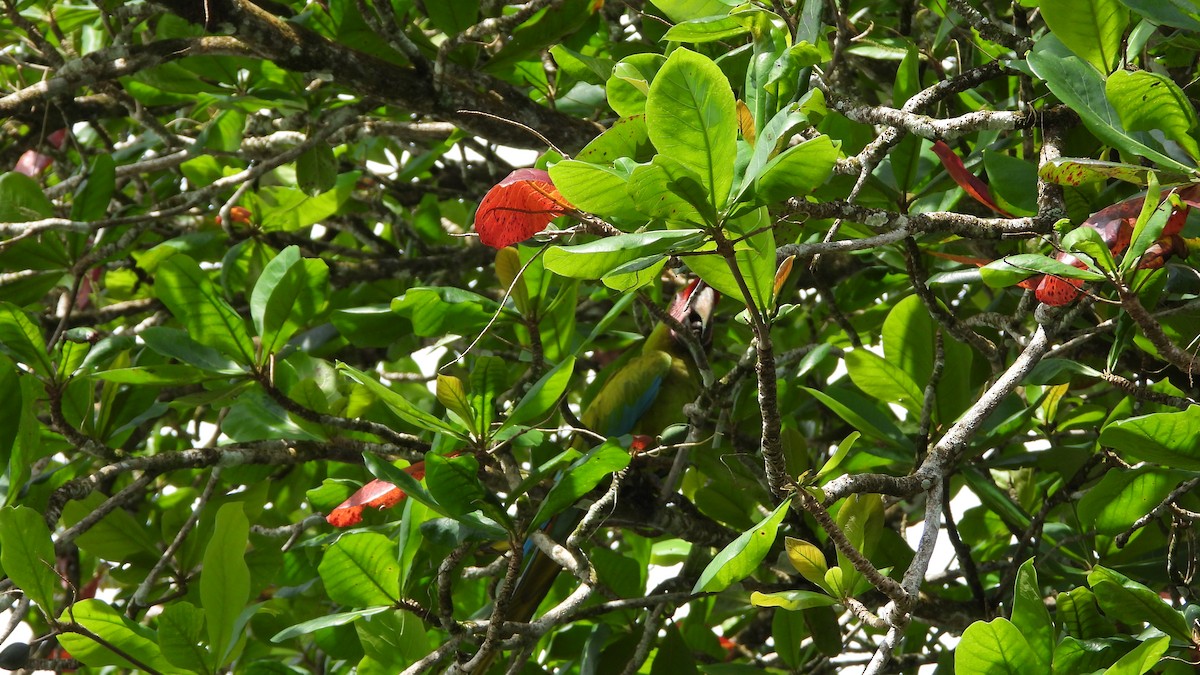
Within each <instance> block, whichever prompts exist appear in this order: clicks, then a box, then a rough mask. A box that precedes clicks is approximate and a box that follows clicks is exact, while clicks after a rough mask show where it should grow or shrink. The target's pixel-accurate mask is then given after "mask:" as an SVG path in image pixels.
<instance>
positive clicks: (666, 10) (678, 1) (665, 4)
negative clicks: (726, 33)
mask: <svg viewBox="0 0 1200 675" xmlns="http://www.w3.org/2000/svg"><path fill="white" fill-rule="evenodd" d="M653 4H654V6H655V7H658V8H659V9H661V10H662V11H663V14H666V15H667V17H668V18H669V19H671V21H673V22H674V23H682V22H684V21H691V20H693V19H703V18H704V17H708V16H722V15H725V14H728V13H729V10H730V8H732V7H734V6H735V4H736V3H733V2H731V1H724V0H654V3H653Z"/></svg>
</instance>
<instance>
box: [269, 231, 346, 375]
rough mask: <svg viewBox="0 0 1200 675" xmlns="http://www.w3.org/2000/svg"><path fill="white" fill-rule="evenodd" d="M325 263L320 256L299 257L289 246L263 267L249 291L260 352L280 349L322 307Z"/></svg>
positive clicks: (326, 286)
mask: <svg viewBox="0 0 1200 675" xmlns="http://www.w3.org/2000/svg"><path fill="white" fill-rule="evenodd" d="M328 293H329V267H328V266H327V265H326V264H325V261H323V260H317V259H307V258H301V257H300V249H299V248H298V247H296V246H289V247H287V248H285V249H283V250H282V251H280V252H279V255H277V256H275V258H273V259H272V260H271V262H269V263H267V265H266V267H264V268H263V271H262V274H261V275H259V277H258V281H257V282H256V283H255V284H254V291H253V293H252V294H251V295H250V316H251V317H252V318H253V319H254V328H255V330H256V331H257V332H258V337H259V339H260V340H261V341H262V354H263V358H266V357H267V356H268V355H270V354H275V353H278V352H279V351H281V350H282V349H283V347H284V345H286V344H287V341H288V340H290V339H291V337H292V336H293V335H295V333H296V331H297V330H299V329H300V328H301V326H303V325H304V324H305V323H308V322H311V321H313V320H314V319H315V318H317V317H318V316H320V314H321V313H322V312H323V311H324V309H325V304H326V297H327V295H328Z"/></svg>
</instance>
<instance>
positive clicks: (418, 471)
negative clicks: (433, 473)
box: [325, 462, 425, 527]
mask: <svg viewBox="0 0 1200 675" xmlns="http://www.w3.org/2000/svg"><path fill="white" fill-rule="evenodd" d="M404 472H405V473H407V474H408V475H410V476H412V477H413V478H415V479H416V480H421V479H422V478H424V477H425V462H417V463H416V464H412V465H410V466H407V467H405V468H404ZM407 496H408V495H407V494H405V492H404V490H401V489H400V488H398V487H396V486H395V485H392V484H391V483H389V482H387V481H385V480H379V479H378V478H376V479H375V480H373V481H371V482H370V483H367V484H366V485H364V486H362V487H361V488H359V489H358V492H355V493H354V494H352V495H350V498H349V499H347V500H346V501H344V502H342V503H341V504H338V506H337V508H335V509H334V510H332V511H330V512H329V515H327V516H325V521H326V522H328V523H329V524H330V525H333V526H334V527H350V526H351V525H357V524H358V523H360V522H362V512H363V509H364V508H366V507H368V506H370V507H372V508H376V509H380V510H382V509H389V508H391V507H393V506H395V505H397V504H399V503H400V502H401V501H403V500H404V498H405V497H407Z"/></svg>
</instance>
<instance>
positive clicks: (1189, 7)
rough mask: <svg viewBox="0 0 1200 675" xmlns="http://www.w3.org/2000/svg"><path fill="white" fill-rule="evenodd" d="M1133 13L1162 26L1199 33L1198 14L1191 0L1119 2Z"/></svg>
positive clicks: (1199, 17)
mask: <svg viewBox="0 0 1200 675" xmlns="http://www.w3.org/2000/svg"><path fill="white" fill-rule="evenodd" d="M1121 2H1122V3H1123V4H1124V5H1125V6H1126V7H1128V8H1130V9H1132V10H1133V11H1135V12H1137V13H1138V14H1141V15H1142V16H1144V17H1146V18H1147V19H1150V20H1151V21H1153V22H1154V23H1157V24H1160V25H1164V26H1175V27H1176V28H1183V29H1186V30H1189V31H1193V32H1200V12H1197V10H1196V3H1195V2H1194V1H1193V0H1165V1H1164V0H1121Z"/></svg>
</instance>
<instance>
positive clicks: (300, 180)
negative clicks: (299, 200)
mask: <svg viewBox="0 0 1200 675" xmlns="http://www.w3.org/2000/svg"><path fill="white" fill-rule="evenodd" d="M337 166H338V164H337V157H335V156H334V155H333V148H331V147H329V145H327V144H325V143H317V144H316V145H314V146H312V147H311V148H309V149H308V150H305V151H304V154H302V155H300V156H299V157H298V158H296V184H297V185H299V186H300V189H301V190H303V191H304V193H305V194H307V195H309V196H311V197H316V196H317V195H319V194H321V193H322V192H325V191H326V190H332V189H333V187H334V185H335V184H336V183H337Z"/></svg>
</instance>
